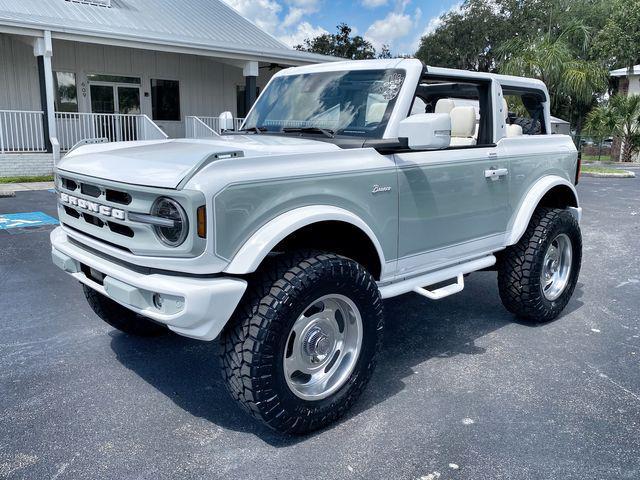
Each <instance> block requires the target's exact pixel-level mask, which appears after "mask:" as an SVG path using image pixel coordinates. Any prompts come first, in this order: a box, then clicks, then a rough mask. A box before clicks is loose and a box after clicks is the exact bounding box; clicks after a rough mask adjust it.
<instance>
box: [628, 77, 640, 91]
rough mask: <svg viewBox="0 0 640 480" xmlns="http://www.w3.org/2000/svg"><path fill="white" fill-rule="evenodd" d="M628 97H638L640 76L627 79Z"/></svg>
mask: <svg viewBox="0 0 640 480" xmlns="http://www.w3.org/2000/svg"><path fill="white" fill-rule="evenodd" d="M628 93H629V95H640V75H632V76H630V77H629V92H628Z"/></svg>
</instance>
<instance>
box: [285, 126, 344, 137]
mask: <svg viewBox="0 0 640 480" xmlns="http://www.w3.org/2000/svg"><path fill="white" fill-rule="evenodd" d="M282 131H283V132H285V133H289V132H300V133H321V134H323V135H324V136H325V137H329V138H333V137H335V132H334V131H333V130H330V129H328V128H320V127H286V128H283V129H282Z"/></svg>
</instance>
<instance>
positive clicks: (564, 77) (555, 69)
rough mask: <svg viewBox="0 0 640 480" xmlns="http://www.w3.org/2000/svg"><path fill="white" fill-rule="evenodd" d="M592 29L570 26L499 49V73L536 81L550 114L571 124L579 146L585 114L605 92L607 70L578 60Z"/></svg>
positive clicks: (505, 44) (507, 44)
mask: <svg viewBox="0 0 640 480" xmlns="http://www.w3.org/2000/svg"><path fill="white" fill-rule="evenodd" d="M590 32H591V29H590V28H589V27H587V26H585V25H584V24H582V23H580V22H575V21H574V22H573V23H572V24H571V25H568V26H567V28H566V29H565V30H563V31H561V32H559V33H557V34H554V33H549V32H547V33H544V34H538V35H537V36H534V37H531V38H516V39H513V40H510V41H507V42H505V43H504V44H503V45H502V46H501V47H500V49H499V50H500V52H501V62H500V72H501V73H506V74H509V75H520V76H524V77H533V78H539V79H540V80H542V81H543V82H544V83H545V84H546V85H547V88H548V89H549V94H550V97H551V110H552V112H553V113H555V114H556V115H563V116H565V117H568V118H570V119H571V120H573V121H574V125H575V128H576V136H577V140H578V142H579V140H580V134H581V131H582V126H583V123H584V119H585V116H586V114H587V113H588V112H589V110H591V108H592V106H593V105H594V102H595V101H596V98H597V96H598V95H599V94H602V93H604V92H605V91H606V89H607V77H608V73H607V70H606V69H604V68H603V67H602V65H601V64H600V63H599V62H596V61H591V60H587V59H585V58H584V57H585V55H583V58H580V55H579V54H578V53H577V51H576V50H577V49H576V45H575V43H576V42H577V43H578V44H579V45H580V48H579V49H580V50H582V51H583V53H584V52H585V51H586V50H588V47H589V41H590V38H591V33H590Z"/></svg>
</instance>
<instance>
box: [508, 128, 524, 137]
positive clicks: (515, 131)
mask: <svg viewBox="0 0 640 480" xmlns="http://www.w3.org/2000/svg"><path fill="white" fill-rule="evenodd" d="M522 135H523V133H522V127H521V126H520V125H507V138H511V137H521V136H522Z"/></svg>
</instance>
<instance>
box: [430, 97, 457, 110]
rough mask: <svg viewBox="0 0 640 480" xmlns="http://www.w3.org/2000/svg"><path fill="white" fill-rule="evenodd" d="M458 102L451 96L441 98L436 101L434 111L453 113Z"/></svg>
mask: <svg viewBox="0 0 640 480" xmlns="http://www.w3.org/2000/svg"><path fill="white" fill-rule="evenodd" d="M455 106H456V104H455V102H454V101H453V100H451V99H450V98H441V99H440V100H438V101H437V102H436V108H435V110H434V113H451V110H453V109H454V108H455Z"/></svg>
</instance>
